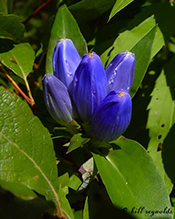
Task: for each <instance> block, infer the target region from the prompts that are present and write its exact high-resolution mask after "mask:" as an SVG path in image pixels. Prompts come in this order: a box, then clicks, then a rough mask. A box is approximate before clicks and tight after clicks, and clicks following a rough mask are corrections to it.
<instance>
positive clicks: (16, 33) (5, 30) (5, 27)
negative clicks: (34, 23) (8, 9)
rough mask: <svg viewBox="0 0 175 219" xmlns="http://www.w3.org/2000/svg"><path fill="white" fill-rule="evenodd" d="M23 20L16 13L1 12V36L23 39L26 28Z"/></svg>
mask: <svg viewBox="0 0 175 219" xmlns="http://www.w3.org/2000/svg"><path fill="white" fill-rule="evenodd" d="M21 21H22V20H21V18H20V17H18V16H16V15H13V14H9V15H4V14H0V38H3V39H11V40H14V41H17V42H18V41H20V40H21V39H23V36H24V31H25V28H24V25H23V24H22V23H21Z"/></svg>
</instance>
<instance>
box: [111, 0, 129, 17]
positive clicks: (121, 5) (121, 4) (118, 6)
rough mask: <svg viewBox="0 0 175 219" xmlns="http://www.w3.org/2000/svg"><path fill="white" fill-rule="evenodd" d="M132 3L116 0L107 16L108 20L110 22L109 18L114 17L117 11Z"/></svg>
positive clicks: (127, 0)
mask: <svg viewBox="0 0 175 219" xmlns="http://www.w3.org/2000/svg"><path fill="white" fill-rule="evenodd" d="M132 1H133V0H117V1H116V3H115V5H114V7H113V8H112V11H111V13H110V15H109V20H111V18H112V17H114V15H115V14H117V13H118V12H119V11H121V10H122V9H123V8H125V7H126V6H127V5H129V4H130V3H131V2H132Z"/></svg>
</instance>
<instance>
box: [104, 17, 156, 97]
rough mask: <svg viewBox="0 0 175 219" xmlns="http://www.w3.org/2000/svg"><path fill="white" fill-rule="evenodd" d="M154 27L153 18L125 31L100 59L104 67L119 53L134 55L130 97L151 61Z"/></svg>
mask: <svg viewBox="0 0 175 219" xmlns="http://www.w3.org/2000/svg"><path fill="white" fill-rule="evenodd" d="M155 33H156V26H155V20H154V18H153V17H150V18H148V19H147V20H145V21H144V22H142V23H141V24H140V25H139V26H138V27H135V28H134V29H132V30H131V31H128V30H127V31H125V32H124V33H122V34H120V35H119V37H118V38H117V39H116V40H115V41H114V44H113V46H112V47H110V48H109V49H108V50H106V51H105V52H104V53H103V54H102V56H101V59H102V61H103V63H104V65H105V66H106V65H107V64H109V62H110V61H112V59H113V58H114V57H115V56H116V55H117V54H118V53H119V52H122V51H125V50H129V51H132V52H134V53H135V56H136V67H135V76H134V82H133V86H132V87H131V91H130V95H131V96H134V94H135V93H136V91H137V89H138V88H139V86H140V83H141V81H142V79H143V77H144V75H145V73H146V70H147V67H148V65H149V62H150V59H151V49H152V45H153V41H154V38H155ZM110 51H111V52H110Z"/></svg>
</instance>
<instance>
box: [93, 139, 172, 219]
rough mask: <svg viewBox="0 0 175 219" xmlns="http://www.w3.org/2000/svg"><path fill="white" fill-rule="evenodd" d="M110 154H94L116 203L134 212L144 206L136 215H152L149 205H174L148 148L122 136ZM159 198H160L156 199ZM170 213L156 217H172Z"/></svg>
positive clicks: (157, 208)
mask: <svg viewBox="0 0 175 219" xmlns="http://www.w3.org/2000/svg"><path fill="white" fill-rule="evenodd" d="M114 144H115V145H113V147H114V150H112V151H110V152H109V154H108V155H107V156H106V157H103V156H100V155H98V154H93V156H94V159H95V162H96V164H97V168H98V171H99V173H100V176H101V178H102V180H103V183H104V185H105V186H106V189H107V192H108V194H109V196H110V198H111V200H112V202H113V204H114V205H115V206H117V207H120V208H122V209H123V208H127V212H128V213H129V212H130V213H131V212H132V209H133V207H135V209H136V208H137V209H138V208H139V207H140V206H144V209H145V210H144V211H143V212H142V214H134V215H133V216H135V217H136V218H149V217H150V214H149V213H147V212H146V210H147V209H150V210H151V209H156V210H158V211H159V210H162V209H164V208H165V207H167V208H170V209H171V204H170V201H169V197H168V192H167V189H166V187H165V183H164V181H163V179H162V178H161V175H160V174H159V172H158V170H157V167H156V166H155V164H154V162H153V161H152V159H151V157H150V156H149V154H148V153H147V152H146V150H145V149H144V148H143V147H142V146H141V145H140V144H138V143H137V142H135V141H133V140H128V139H120V140H117V141H115V142H114ZM148 194H149V195H148ZM155 200H156V201H155ZM171 217H172V215H171V214H169V215H167V214H165V213H164V214H163V213H162V214H154V215H152V218H171Z"/></svg>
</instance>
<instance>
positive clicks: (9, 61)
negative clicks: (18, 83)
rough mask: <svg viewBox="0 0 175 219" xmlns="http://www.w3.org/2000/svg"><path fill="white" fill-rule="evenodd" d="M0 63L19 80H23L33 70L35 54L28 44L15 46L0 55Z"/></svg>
mask: <svg viewBox="0 0 175 219" xmlns="http://www.w3.org/2000/svg"><path fill="white" fill-rule="evenodd" d="M0 59H1V62H2V63H3V64H4V65H5V66H6V67H7V68H9V69H11V70H12V71H13V72H14V73H15V74H16V75H18V76H19V77H20V78H22V79H25V78H26V77H27V75H28V74H29V73H30V72H31V71H32V69H33V63H34V59H35V53H34V51H33V49H32V47H31V46H30V44H28V43H21V44H18V45H15V46H14V48H13V49H12V50H10V51H8V52H4V53H1V54H0Z"/></svg>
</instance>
